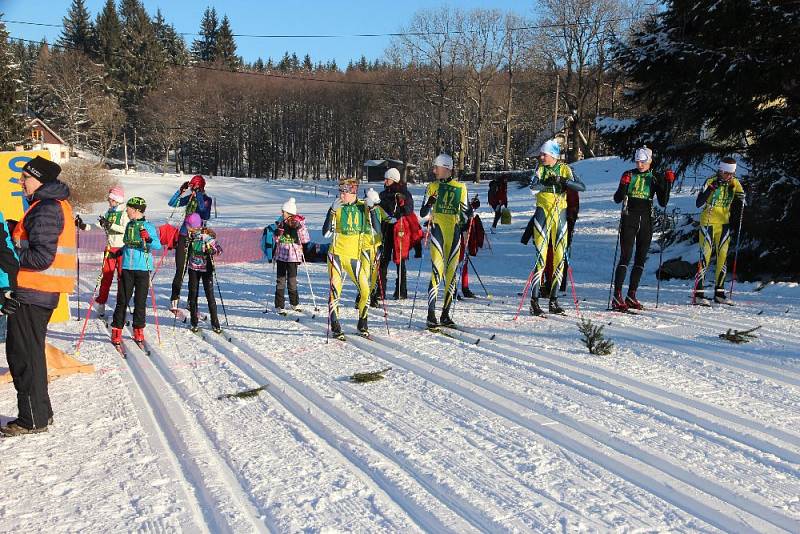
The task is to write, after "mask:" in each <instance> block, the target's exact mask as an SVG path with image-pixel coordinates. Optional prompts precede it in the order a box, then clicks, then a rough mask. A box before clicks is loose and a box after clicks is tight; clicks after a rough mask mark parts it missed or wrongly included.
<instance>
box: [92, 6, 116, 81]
mask: <svg viewBox="0 0 800 534" xmlns="http://www.w3.org/2000/svg"><path fill="white" fill-rule="evenodd" d="M94 27H95V33H96V35H97V58H98V59H99V60H100V61H102V62H103V64H104V65H105V67H106V73H107V74H108V75H113V71H114V68H115V66H116V63H117V57H116V54H117V53H119V49H120V38H121V34H122V25H121V24H120V21H119V16H117V8H116V6H115V5H114V0H106V3H105V5H104V6H103V9H102V10H101V11H100V13H99V14H98V15H97V19H96V20H95V24H94Z"/></svg>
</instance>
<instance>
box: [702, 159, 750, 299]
mask: <svg viewBox="0 0 800 534" xmlns="http://www.w3.org/2000/svg"><path fill="white" fill-rule="evenodd" d="M734 203H736V204H737V205H738V206H737V210H736V211H737V212H738V213H739V214H740V216H741V208H742V206H744V189H743V188H742V184H741V183H739V180H738V179H737V178H736V160H735V159H733V158H723V160H722V161H720V163H719V170H718V171H717V174H716V175H714V176H712V177H711V178H709V179H708V180H706V183H705V184H704V185H703V188H702V189H701V190H700V193H698V195H697V200H696V202H695V204H696V205H697V207H698V208H700V207H702V208H703V212H702V214H701V215H700V261H699V262H698V266H697V276H696V277H695V282H694V288H695V289H694V295H693V299H692V303H693V304H701V305H704V306H709V305H710V302H708V299H707V298H706V296H705V293H704V292H703V286H704V285H705V280H706V269H708V264H709V263H710V262H711V253H712V252H714V255H715V256H716V258H717V260H716V261H717V264H716V271H715V273H714V286H715V289H714V302H717V303H720V304H727V305H729V306H733V302H732V301H731V300H730V299H729V298H728V297H727V296H726V295H725V273H726V271H727V267H726V261H727V258H728V245H729V244H730V236H731V228H730V218H731V207H732V206H733V204H734Z"/></svg>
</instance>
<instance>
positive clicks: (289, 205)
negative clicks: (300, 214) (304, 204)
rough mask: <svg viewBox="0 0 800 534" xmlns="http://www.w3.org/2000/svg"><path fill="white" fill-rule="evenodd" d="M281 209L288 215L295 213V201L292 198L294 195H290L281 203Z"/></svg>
mask: <svg viewBox="0 0 800 534" xmlns="http://www.w3.org/2000/svg"><path fill="white" fill-rule="evenodd" d="M281 211H285V212H286V213H288V214H289V215H297V203H296V202H295V200H294V197H290V198H289V200H287V201H286V202H284V203H283V206H281Z"/></svg>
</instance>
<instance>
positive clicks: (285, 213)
mask: <svg viewBox="0 0 800 534" xmlns="http://www.w3.org/2000/svg"><path fill="white" fill-rule="evenodd" d="M275 227H276V229H275V242H276V246H275V261H277V262H278V263H277V266H276V267H277V271H278V274H277V277H276V279H275V311H277V312H278V313H280V314H285V313H286V310H285V309H284V305H285V303H286V300H285V295H284V293H285V289H286V285H287V279H288V286H289V304H291V305H292V309H294V311H296V312H299V311H300V308H299V305H300V298H299V297H298V295H297V266H298V265H300V264H301V263H303V262H305V255H304V254H303V245H305V244H306V243H308V242H309V241H311V236H310V235H309V233H308V229H307V228H306V222H305V218H304V217H303V216H302V215H298V214H297V203H296V202H295V199H294V197H291V198H290V199H289V200H287V201H286V202H284V203H283V206H281V216H280V217H279V218H278V220H277V221H275Z"/></svg>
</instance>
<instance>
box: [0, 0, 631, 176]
mask: <svg viewBox="0 0 800 534" xmlns="http://www.w3.org/2000/svg"><path fill="white" fill-rule="evenodd" d="M533 5H534V4H533V3H531V6H530V7H533ZM640 10H641V6H639V5H638V3H637V2H628V1H626V0H592V1H589V2H587V1H582V0H567V1H566V2H564V1H559V2H556V1H554V0H544V1H542V2H539V3H538V9H537V11H536V15H535V16H530V17H523V16H521V15H518V14H515V13H511V12H503V11H500V10H493V9H475V10H469V11H465V10H462V9H459V8H453V7H445V6H443V7H440V8H437V9H428V10H421V11H419V12H417V13H415V14H414V15H413V16H412V18H411V20H409V21H408V23H407V24H405V25H404V26H403V27H402V28H400V30H399V32H398V33H400V34H402V35H399V36H397V37H394V38H393V39H392V42H391V44H390V45H389V46H388V48H387V49H386V51H385V54H384V57H382V58H380V59H376V60H373V61H368V60H367V59H366V58H365V57H363V56H362V57H361V58H359V59H355V60H354V61H351V62H350V63H349V64H348V65H347V66H343V67H341V68H340V66H338V65H337V64H336V63H335V61H327V62H321V61H317V62H315V61H313V60H312V58H311V57H309V56H308V55H305V56H304V57H303V58H302V59H300V58H299V57H298V56H297V55H296V54H295V53H290V52H286V54H285V55H284V56H283V57H282V58H280V59H278V60H273V59H272V58H267V59H266V61H265V60H263V59H261V58H258V59H257V60H256V61H253V62H249V63H248V62H245V61H244V60H243V59H242V58H241V57H240V56H238V55H237V47H236V42H235V38H234V33H233V28H232V27H231V24H230V20H229V19H228V18H227V16H224V15H223V16H222V17H221V19H220V15H219V14H218V13H217V12H216V10H215V9H214V8H207V9H206V11H205V13H204V16H203V18H202V21H201V24H200V28H199V29H198V32H197V38H196V39H194V40H193V41H192V42H191V43H187V42H186V40H184V38H183V37H182V35H181V34H180V33H179V32H178V31H177V30H176V29H175V27H174V26H173V25H172V24H170V23H168V22H167V21H165V20H164V17H163V16H162V14H161V12H160V11H157V12H156V13H155V14H154V15H152V16H151V15H150V14H148V13H147V11H146V10H145V8H144V6H143V5H142V3H141V1H140V0H121V2H120V3H119V5H117V4H116V3H115V2H114V0H107V2H106V4H105V6H104V7H103V9H102V10H101V11H100V12H99V13H98V14H97V16H96V17H94V18H92V16H91V14H90V13H89V12H88V10H87V9H86V7H85V4H84V1H83V0H73V2H72V5H71V7H70V9H69V10H68V12H67V13H66V15H65V17H64V19H63V30H62V33H61V36H60V38H59V39H58V41H57V42H55V43H53V44H48V43H46V42H31V41H25V40H20V39H13V38H8V37H6V38H5V39H3V40H2V41H3V43H4V44H0V46H5V47H6V48H7V52H8V55H10V56H11V57H10V59H9V60H8V61H9V62H10V64H11V65H13V66H14V68H15V69H16V70H17V73H18V74H17V78H19V79H20V80H22V81H23V82H24V83H22V84H18V85H20V86H19V87H17V88H16V91H17V95H16V100H17V101H18V102H20V103H22V105H23V106H22V107H24V111H25V112H26V113H27V115H29V116H31V115H33V116H38V117H40V118H42V119H43V120H45V121H46V122H48V124H51V125H52V126H53V127H54V128H55V129H56V130H57V131H59V132H60V133H61V134H62V136H63V137H65V139H67V141H68V142H69V143H70V145H72V146H73V147H75V148H89V149H92V150H94V151H96V152H97V153H99V154H100V155H101V156H103V157H111V156H113V157H115V158H122V156H123V152H124V151H125V149H126V148H127V153H128V158H129V159H130V160H135V159H136V158H139V159H145V160H150V161H163V162H165V163H167V165H165V166H169V167H172V166H174V169H175V170H176V171H183V172H186V173H194V172H200V173H207V174H215V175H236V176H262V177H277V176H289V177H292V178H296V177H302V178H308V177H312V178H318V177H322V178H330V177H337V176H341V175H359V174H360V173H361V171H362V165H363V163H364V161H365V160H367V159H375V158H394V159H400V160H402V161H407V162H409V163H413V164H415V165H418V166H419V167H420V168H421V169H425V168H427V167H428V166H429V163H430V161H431V160H432V159H433V158H434V157H435V156H436V154H437V153H439V152H440V151H446V152H448V153H451V154H452V155H453V156H454V157H455V159H456V161H457V166H458V170H459V171H462V170H463V171H466V172H472V173H476V174H477V176H476V178H477V179H480V171H481V170H487V169H491V170H499V169H514V168H520V167H524V166H526V165H528V164H530V162H529V161H528V156H529V154H528V151H529V149H530V148H531V147H532V146H533V145H534V144H536V143H537V142H539V141H540V140H541V139H542V137H543V136H546V135H552V133H553V127H554V124H555V123H557V124H558V126H557V129H559V130H560V129H561V128H562V127H564V125H565V124H566V129H565V136H566V137H567V138H568V143H567V144H568V147H569V155H568V157H569V159H570V160H574V159H578V158H580V157H582V156H588V155H589V154H591V153H602V152H603V151H604V150H605V146H604V145H603V143H602V140H601V139H600V138H599V137H598V135H597V131H596V128H595V126H594V125H595V119H596V118H597V117H598V116H599V115H607V116H624V115H625V113H626V112H628V111H629V110H628V109H626V108H625V106H624V103H623V102H622V94H623V91H624V88H625V87H624V86H625V82H624V79H623V78H622V77H621V76H620V74H619V71H618V70H616V69H615V68H614V66H613V64H612V61H611V56H610V50H611V46H612V45H613V42H614V40H615V39H618V38H620V37H621V36H624V35H626V34H627V33H628V31H629V23H630V21H631V20H633V19H634V18H635V17H634V15H635V14H637V13H640ZM556 107H558V109H556ZM17 111H19V110H17ZM556 119H557V120H556ZM14 133H15V132H14V131H13V130H8V129H7V131H4V132H3V134H4V135H3V136H2V139H0V141H2V142H3V143H4V144H6V145H11V144H14V143H15V142H18V141H19V139H18V138H16V137H15V136H14ZM19 133H20V132H19V131H18V132H17V135H19Z"/></svg>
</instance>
